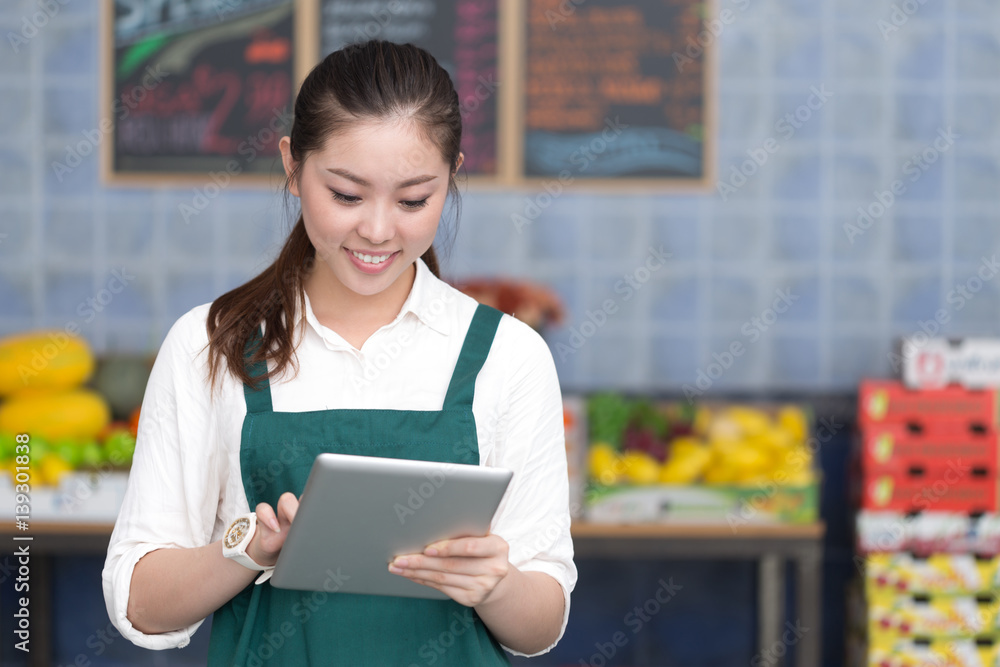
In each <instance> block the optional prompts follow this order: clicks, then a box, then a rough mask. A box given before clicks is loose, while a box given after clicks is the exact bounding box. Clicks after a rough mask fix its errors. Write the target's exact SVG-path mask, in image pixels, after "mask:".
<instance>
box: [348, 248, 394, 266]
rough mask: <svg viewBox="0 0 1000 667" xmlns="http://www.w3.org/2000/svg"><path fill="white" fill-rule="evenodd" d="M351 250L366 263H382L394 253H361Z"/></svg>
mask: <svg viewBox="0 0 1000 667" xmlns="http://www.w3.org/2000/svg"><path fill="white" fill-rule="evenodd" d="M351 252H352V253H354V256H355V257H357V258H358V259H360V260H361V261H362V262H364V263H365V264H381V263H382V262H384V261H385V260H387V259H389V258H390V257H392V253H389V254H388V255H362V254H361V253H359V252H354V251H353V250H352V251H351Z"/></svg>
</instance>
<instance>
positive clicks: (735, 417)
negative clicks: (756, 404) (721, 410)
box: [725, 405, 771, 436]
mask: <svg viewBox="0 0 1000 667" xmlns="http://www.w3.org/2000/svg"><path fill="white" fill-rule="evenodd" d="M725 414H726V417H727V418H728V419H730V420H732V421H733V422H735V423H736V424H737V425H738V426H739V428H740V431H741V432H742V434H743V435H746V436H752V435H756V434H758V433H761V432H763V431H765V430H767V429H768V428H769V427H770V426H771V418H770V417H769V416H768V415H767V413H765V412H763V411H762V410H758V409H756V408H751V407H747V406H742V405H734V406H733V407H731V408H729V409H728V410H726V413H725Z"/></svg>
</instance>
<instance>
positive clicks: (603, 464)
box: [587, 442, 625, 485]
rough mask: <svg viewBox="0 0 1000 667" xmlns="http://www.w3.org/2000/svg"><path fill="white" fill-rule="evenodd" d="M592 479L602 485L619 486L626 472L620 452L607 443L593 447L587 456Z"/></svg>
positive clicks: (595, 444) (598, 443) (596, 444)
mask: <svg viewBox="0 0 1000 667" xmlns="http://www.w3.org/2000/svg"><path fill="white" fill-rule="evenodd" d="M587 458H588V460H587V469H588V470H589V471H590V477H591V478H592V479H593V480H595V481H597V482H600V483H601V484H608V485H610V484H617V483H618V482H619V481H621V477H622V475H623V473H624V472H625V466H624V464H623V463H622V460H621V456H620V455H619V453H618V451H617V450H616V449H615V448H614V447H612V446H611V445H609V444H608V443H606V442H597V443H594V444H593V445H591V447H590V451H589V452H588V455H587Z"/></svg>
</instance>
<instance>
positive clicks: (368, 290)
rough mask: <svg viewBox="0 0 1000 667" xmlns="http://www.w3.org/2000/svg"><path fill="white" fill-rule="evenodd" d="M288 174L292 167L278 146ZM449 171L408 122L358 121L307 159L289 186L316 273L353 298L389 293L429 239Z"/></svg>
mask: <svg viewBox="0 0 1000 667" xmlns="http://www.w3.org/2000/svg"><path fill="white" fill-rule="evenodd" d="M281 154H282V161H283V162H284V165H285V171H286V173H289V172H290V170H291V168H292V167H294V166H295V163H294V162H293V161H292V158H291V154H290V151H289V139H288V137H285V138H284V139H282V140H281ZM449 176H450V169H449V165H448V164H447V163H446V162H445V161H444V158H443V157H442V155H441V151H440V150H439V149H438V148H437V147H436V146H435V145H434V144H433V143H431V142H430V141H429V140H428V139H426V138H425V137H424V135H423V134H422V133H421V132H418V131H417V129H416V127H415V126H414V125H413V123H411V122H407V121H381V120H372V121H359V122H357V123H355V124H353V125H352V126H351V127H350V128H348V129H347V130H346V131H344V132H340V133H338V134H336V135H334V136H332V137H331V138H330V139H329V140H328V141H327V143H326V145H325V146H324V148H323V149H322V150H320V151H317V152H314V153H312V154H310V155H308V156H307V157H306V159H305V160H304V161H303V164H302V165H301V169H300V171H299V174H298V178H297V179H296V180H294V181H292V182H291V183H290V184H289V189H290V190H291V192H292V194H293V195H295V196H296V197H299V199H300V200H301V204H302V218H303V222H304V224H305V228H306V233H307V234H308V236H309V240H310V241H311V242H312V244H313V246H314V247H315V248H316V260H317V261H316V270H317V271H320V272H322V273H324V274H326V276H325V277H326V278H329V279H333V280H335V281H337V282H338V283H340V284H341V285H343V286H344V287H346V288H347V289H348V290H351V291H353V292H355V293H357V294H360V295H363V296H372V295H375V294H379V293H381V292H382V291H384V290H386V289H387V288H388V287H389V286H391V285H392V284H393V283H395V282H396V281H397V280H398V279H399V278H400V276H402V275H404V273H405V272H406V271H407V269H409V267H410V266H411V265H412V264H413V262H414V261H415V260H416V259H417V258H419V257H420V256H421V255H423V254H424V252H426V251H427V249H428V248H429V247H430V246H431V243H433V241H434V236H435V234H436V233H437V228H438V221H439V220H440V219H441V212H442V210H443V209H444V203H445V198H446V196H447V194H448V179H449Z"/></svg>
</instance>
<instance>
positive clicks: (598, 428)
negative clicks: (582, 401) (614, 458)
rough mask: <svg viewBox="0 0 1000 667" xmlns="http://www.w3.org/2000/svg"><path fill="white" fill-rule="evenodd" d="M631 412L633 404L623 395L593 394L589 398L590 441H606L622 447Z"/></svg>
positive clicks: (618, 447) (616, 446) (617, 447)
mask: <svg viewBox="0 0 1000 667" xmlns="http://www.w3.org/2000/svg"><path fill="white" fill-rule="evenodd" d="M631 414H632V406H631V404H630V403H629V401H628V400H626V399H625V398H624V397H623V396H620V395H618V394H612V393H603V394H595V395H593V396H591V397H590V398H589V399H588V400H587V422H588V424H589V430H590V441H591V442H606V443H608V444H609V445H611V446H612V447H615V448H616V449H621V446H622V436H623V435H624V433H625V427H626V426H628V422H629V417H630V416H631Z"/></svg>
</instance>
